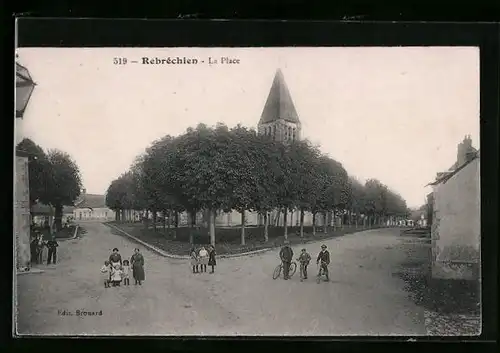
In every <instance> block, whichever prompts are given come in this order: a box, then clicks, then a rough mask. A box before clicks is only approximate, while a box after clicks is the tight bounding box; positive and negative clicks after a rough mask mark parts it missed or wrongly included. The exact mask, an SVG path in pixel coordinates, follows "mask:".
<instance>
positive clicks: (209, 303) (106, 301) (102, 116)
mask: <svg viewBox="0 0 500 353" xmlns="http://www.w3.org/2000/svg"><path fill="white" fill-rule="evenodd" d="M15 90H16V104H15V105H16V116H15V121H16V125H15V136H16V154H15V175H14V183H15V195H14V197H15V204H14V207H15V223H14V227H15V229H14V235H13V236H15V239H16V242H15V245H16V246H15V249H14V255H15V263H14V264H13V270H14V271H15V273H16V275H15V276H14V281H15V283H14V290H15V293H14V295H13V298H14V299H13V300H14V312H13V319H14V321H13V322H14V327H13V334H14V335H15V336H24V335H66V336H78V335H154V336H172V335H175V336H192V335H195V336H198V335H204V336H206V335H209V336H212V335H213V336H238V335H245V336H253V335H259V336H266V335H272V336H277V335H278V336H312V335H314V336H342V335H368V336H372V335H374V336H379V335H384V336H386V335H388V336H392V335H396V336H426V335H438V336H442V335H450V336H455V335H462V336H464V335H478V334H480V333H481V323H480V322H481V320H480V318H481V315H480V314H481V305H480V304H481V303H480V288H481V285H480V261H479V260H480V231H481V227H480V192H479V191H480V190H479V186H480V176H479V165H480V150H479V145H480V141H479V49H478V48H474V47H355V48H354V47H352V48H347V47H316V48H315V47H302V48H297V47H295V48H291V47H290V48H289V47H284V48H187V47H186V48H180V47H177V48H18V49H17V53H16V87H15Z"/></svg>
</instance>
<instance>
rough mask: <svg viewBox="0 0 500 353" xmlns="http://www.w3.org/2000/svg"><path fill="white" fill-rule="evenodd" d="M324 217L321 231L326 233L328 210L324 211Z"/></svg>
mask: <svg viewBox="0 0 500 353" xmlns="http://www.w3.org/2000/svg"><path fill="white" fill-rule="evenodd" d="M324 218H325V224H324V227H323V233H325V234H327V233H328V212H327V211H325V212H324Z"/></svg>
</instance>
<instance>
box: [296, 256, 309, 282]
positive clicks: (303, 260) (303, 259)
mask: <svg viewBox="0 0 500 353" xmlns="http://www.w3.org/2000/svg"><path fill="white" fill-rule="evenodd" d="M297 261H299V263H300V280H302V279H307V266H308V265H309V262H310V261H311V255H309V254H308V252H307V250H306V249H302V251H301V252H300V255H299V258H298V259H297Z"/></svg>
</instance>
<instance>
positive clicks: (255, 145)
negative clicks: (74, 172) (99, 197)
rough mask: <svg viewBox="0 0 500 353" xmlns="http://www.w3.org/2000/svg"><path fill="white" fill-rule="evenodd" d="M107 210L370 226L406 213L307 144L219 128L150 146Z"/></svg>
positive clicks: (378, 188) (383, 189) (401, 204)
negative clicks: (349, 220)
mask: <svg viewBox="0 0 500 353" xmlns="http://www.w3.org/2000/svg"><path fill="white" fill-rule="evenodd" d="M106 203H107V205H108V207H110V208H112V209H115V210H120V209H126V208H140V209H146V210H150V211H152V212H157V211H182V210H186V211H188V212H190V213H192V214H193V213H195V212H198V211H202V210H205V211H208V212H210V214H211V216H210V217H214V215H215V213H216V212H217V211H220V210H223V211H229V210H232V209H233V210H237V211H239V212H241V213H242V217H244V213H245V211H250V210H252V211H257V212H259V213H262V214H264V215H266V216H267V212H269V211H271V210H273V209H276V208H278V209H281V210H283V211H284V212H285V214H286V211H287V210H294V209H298V210H300V211H301V212H304V211H310V212H312V213H313V214H316V213H324V214H326V213H328V212H334V213H335V212H342V213H345V212H346V211H348V212H350V214H357V215H358V217H359V215H360V214H364V215H366V216H369V217H372V218H373V219H383V218H385V217H389V216H395V215H400V216H404V215H406V214H407V213H408V209H407V207H406V202H405V201H404V199H403V198H402V197H401V196H400V195H398V194H397V193H395V192H394V191H392V190H390V188H388V187H387V186H386V185H384V184H383V183H382V182H381V181H379V180H376V179H369V180H367V181H366V183H364V184H362V183H361V182H359V181H357V180H356V179H355V178H353V177H352V176H349V174H348V172H347V171H346V170H345V168H344V167H343V166H342V164H341V163H339V162H338V161H336V160H335V159H333V158H331V157H329V156H327V155H322V154H321V152H320V149H319V148H318V147H317V146H313V145H312V144H311V143H310V142H308V141H293V142H290V143H286V144H283V143H278V142H275V141H273V140H272V138H270V137H269V136H265V135H259V134H257V133H256V131H255V130H252V129H247V128H245V127H243V126H240V125H238V126H236V127H234V128H231V129H230V128H228V127H227V126H226V125H224V124H221V123H219V124H217V125H216V126H215V127H208V126H206V125H204V124H199V125H198V126H197V127H196V128H189V129H187V130H186V132H185V133H184V134H181V135H179V136H175V137H174V136H170V135H167V136H165V137H163V138H161V139H159V140H157V141H154V142H153V143H152V145H151V146H150V147H149V148H147V149H146V151H145V153H144V154H143V155H141V156H139V157H138V158H137V159H136V161H135V162H134V164H133V165H132V166H131V168H130V170H129V171H128V172H126V173H124V174H123V175H122V176H120V177H119V178H117V179H116V180H114V181H112V182H111V184H110V186H109V188H108V191H107V195H106ZM285 217H286V216H285ZM211 222H212V223H213V219H212V218H211ZM243 223H244V222H243ZM213 231H214V230H212V232H213ZM211 235H212V237H213V236H214V234H211ZM242 241H243V242H244V239H242Z"/></svg>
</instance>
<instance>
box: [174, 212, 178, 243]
mask: <svg viewBox="0 0 500 353" xmlns="http://www.w3.org/2000/svg"><path fill="white" fill-rule="evenodd" d="M174 227H175V229H174V239H177V231H178V230H179V212H178V211H174Z"/></svg>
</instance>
